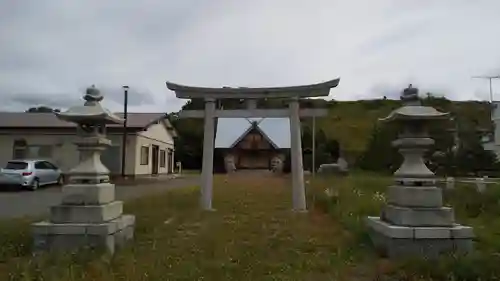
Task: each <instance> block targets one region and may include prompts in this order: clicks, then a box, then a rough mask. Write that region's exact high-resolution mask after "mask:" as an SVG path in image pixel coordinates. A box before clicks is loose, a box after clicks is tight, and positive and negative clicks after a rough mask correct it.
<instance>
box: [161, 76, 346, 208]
mask: <svg viewBox="0 0 500 281" xmlns="http://www.w3.org/2000/svg"><path fill="white" fill-rule="evenodd" d="M339 81H340V78H337V79H334V80H330V81H327V82H323V83H318V84H312V85H302V86H292V87H272V88H228V87H223V88H204V87H192V86H184V85H179V84H175V83H170V82H167V83H166V84H167V88H168V89H170V90H172V91H174V92H175V95H176V97H177V98H181V99H195V98H196V99H204V100H205V110H182V111H180V112H179V114H178V117H179V118H204V119H205V121H204V122H205V124H204V129H203V165H202V171H201V198H200V204H201V207H202V209H203V210H213V209H212V189H213V165H214V142H215V118H219V117H220V118H255V117H262V118H276V117H288V118H290V144H291V164H292V199H293V200H292V202H293V210H295V211H306V210H307V206H306V196H305V185H304V167H303V163H302V142H301V132H300V117H317V116H325V115H327V114H328V111H327V110H326V109H319V108H316V109H311V108H305V109H299V99H300V98H306V97H325V96H328V95H329V93H330V89H332V88H335V87H337V85H338V84H339ZM271 98H286V99H289V108H288V109H258V108H257V100H258V99H271ZM218 99H244V100H246V102H247V108H246V109H234V110H222V109H221V110H216V108H215V101H216V100H218Z"/></svg>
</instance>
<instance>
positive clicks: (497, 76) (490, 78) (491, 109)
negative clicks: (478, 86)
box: [472, 75, 500, 120]
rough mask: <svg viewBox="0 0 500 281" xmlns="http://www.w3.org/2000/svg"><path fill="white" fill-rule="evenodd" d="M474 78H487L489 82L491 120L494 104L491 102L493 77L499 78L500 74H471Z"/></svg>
mask: <svg viewBox="0 0 500 281" xmlns="http://www.w3.org/2000/svg"><path fill="white" fill-rule="evenodd" d="M472 78H476V79H488V80H489V84H490V119H491V120H493V112H494V104H493V83H492V80H493V79H500V75H493V76H492V75H490V76H488V75H484V76H472Z"/></svg>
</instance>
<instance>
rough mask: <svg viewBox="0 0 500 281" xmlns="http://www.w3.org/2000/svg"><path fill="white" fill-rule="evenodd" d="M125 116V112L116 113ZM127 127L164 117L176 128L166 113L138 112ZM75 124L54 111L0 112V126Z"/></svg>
mask: <svg viewBox="0 0 500 281" xmlns="http://www.w3.org/2000/svg"><path fill="white" fill-rule="evenodd" d="M116 115H117V116H120V117H123V115H124V114H123V113H116ZM127 119H128V120H127V128H130V129H144V128H146V127H148V126H149V125H151V124H154V123H156V122H157V121H159V120H161V119H163V120H164V122H165V124H166V125H167V129H169V130H173V129H174V128H173V127H172V125H171V124H170V122H169V121H168V119H167V118H166V117H165V114H164V113H143V112H141V113H138V112H130V113H128V118H127ZM72 127H75V124H73V123H69V122H66V121H62V120H60V119H59V118H57V117H56V115H55V114H53V113H45V112H40V113H38V112H36V113H35V112H0V128H4V129H6V128H72ZM108 127H110V128H119V127H123V125H122V124H109V125H108Z"/></svg>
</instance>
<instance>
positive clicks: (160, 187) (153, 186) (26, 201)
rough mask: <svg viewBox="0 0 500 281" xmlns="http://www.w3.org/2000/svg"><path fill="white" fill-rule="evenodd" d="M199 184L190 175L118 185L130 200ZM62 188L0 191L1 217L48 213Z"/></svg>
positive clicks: (122, 197) (120, 193) (121, 194)
mask: <svg viewBox="0 0 500 281" xmlns="http://www.w3.org/2000/svg"><path fill="white" fill-rule="evenodd" d="M198 184H199V176H196V175H188V176H184V177H182V178H176V179H166V180H158V181H157V182H154V183H148V184H143V185H139V186H136V185H123V186H118V185H117V186H116V197H117V199H118V200H124V201H125V200H129V199H133V198H138V197H141V196H144V195H148V194H153V193H156V192H162V191H165V190H167V189H170V188H179V187H187V186H193V185H198ZM61 195H62V194H61V188H60V187H57V186H54V187H46V188H41V189H39V190H37V191H35V192H32V191H5V190H2V191H0V219H5V218H18V217H23V216H41V215H45V214H48V212H49V207H50V206H54V205H57V204H59V203H60V202H61Z"/></svg>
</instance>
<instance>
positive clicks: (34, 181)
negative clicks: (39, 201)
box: [30, 179, 40, 191]
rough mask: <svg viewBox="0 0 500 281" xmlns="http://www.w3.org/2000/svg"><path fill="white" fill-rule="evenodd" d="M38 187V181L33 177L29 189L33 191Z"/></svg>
mask: <svg viewBox="0 0 500 281" xmlns="http://www.w3.org/2000/svg"><path fill="white" fill-rule="evenodd" d="M39 187H40V181H39V180H38V179H34V180H33V182H32V183H31V186H30V190H31V191H35V190H37V189H38V188H39Z"/></svg>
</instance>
